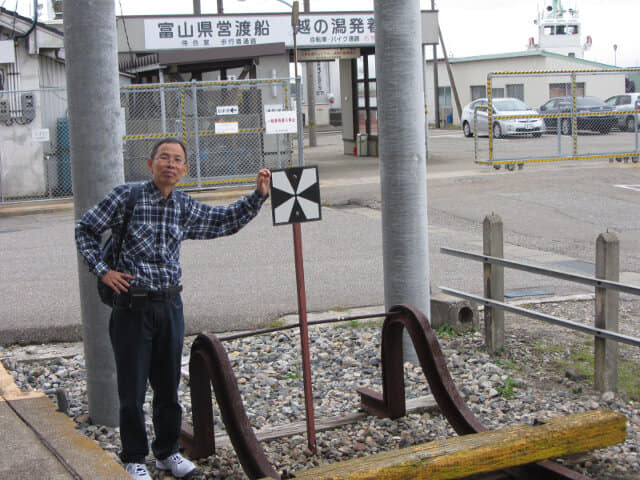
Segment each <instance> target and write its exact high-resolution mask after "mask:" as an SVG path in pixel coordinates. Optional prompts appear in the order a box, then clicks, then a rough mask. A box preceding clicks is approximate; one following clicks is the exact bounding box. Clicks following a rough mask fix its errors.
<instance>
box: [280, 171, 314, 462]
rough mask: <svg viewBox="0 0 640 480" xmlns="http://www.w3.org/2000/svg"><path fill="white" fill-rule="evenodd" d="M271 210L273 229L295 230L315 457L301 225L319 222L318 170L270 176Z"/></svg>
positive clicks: (309, 437) (310, 438)
mask: <svg viewBox="0 0 640 480" xmlns="http://www.w3.org/2000/svg"><path fill="white" fill-rule="evenodd" d="M271 208H272V215H273V225H274V226H276V225H286V224H289V223H291V224H292V226H293V250H294V258H295V268H296V286H297V291H298V316H299V319H300V322H299V323H300V346H301V350H302V373H303V382H304V398H305V411H306V414H307V445H308V447H309V450H310V451H311V452H313V453H316V450H317V449H316V432H315V420H314V414H313V394H312V389H311V360H310V355H309V329H308V324H307V297H306V292H305V286H304V267H303V261H302V231H301V227H300V223H301V222H309V221H314V220H320V218H321V215H320V213H321V212H320V185H319V183H318V168H317V167H294V168H287V169H283V170H273V171H272V172H271Z"/></svg>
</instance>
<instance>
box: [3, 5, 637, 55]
mask: <svg viewBox="0 0 640 480" xmlns="http://www.w3.org/2000/svg"><path fill="white" fill-rule="evenodd" d="M38 1H39V2H41V3H42V2H45V1H46V0H38ZM114 1H115V7H116V14H118V15H121V14H124V15H151V14H157V15H171V14H188V13H192V12H193V1H192V0H180V1H176V0H114ZM287 1H288V2H289V3H291V2H292V1H293V0H287ZM309 3H310V5H311V10H312V11H313V10H316V11H324V12H328V11H344V10H365V11H373V8H374V2H373V0H348V1H345V0H310V2H309ZM562 3H563V6H564V7H565V8H569V7H577V9H578V10H579V12H580V18H581V21H582V32H583V41H585V40H586V36H587V35H590V36H591V38H592V40H593V46H592V47H591V50H588V51H587V52H586V54H585V58H586V59H587V60H594V61H597V62H601V63H606V64H609V65H613V64H614V62H615V63H616V64H617V65H618V66H624V67H640V41H638V34H639V33H638V32H640V26H639V24H640V0H604V1H603V0H565V1H563V2H562ZM0 4H1V5H2V6H4V7H5V8H7V9H9V10H13V9H14V8H15V6H16V4H17V5H18V9H19V11H20V12H21V13H23V14H26V15H28V14H30V12H31V10H32V9H33V7H32V5H33V2H32V1H30V0H0ZM302 4H303V2H302V0H301V1H300V8H301V9H302ZM223 5H224V13H225V14H232V13H247V12H252V13H255V12H274V11H278V12H286V11H288V8H287V6H286V5H284V4H282V3H280V2H279V1H278V0H244V1H241V0H224V4H223ZM545 5H546V3H545V2H544V1H542V0H484V1H480V0H436V2H435V6H436V9H437V10H439V20H440V28H441V29H442V34H443V37H444V41H445V45H446V46H447V53H448V54H450V55H451V56H454V57H467V56H474V55H488V54H492V53H504V52H518V51H523V50H525V49H526V45H527V43H528V40H529V37H534V38H536V40H537V37H538V32H537V27H536V25H534V23H533V21H534V19H535V18H536V17H537V13H538V8H540V9H542V8H543V7H544V6H545ZM420 7H421V8H422V9H424V10H428V9H431V0H420ZM201 9H202V13H203V15H204V14H208V13H210V14H215V13H216V11H217V10H216V9H217V0H201ZM614 45H617V50H616V51H615V53H614V47H613V46H614Z"/></svg>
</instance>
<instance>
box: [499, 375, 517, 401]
mask: <svg viewBox="0 0 640 480" xmlns="http://www.w3.org/2000/svg"><path fill="white" fill-rule="evenodd" d="M517 386H518V383H517V382H516V381H515V380H514V379H513V378H511V377H507V378H506V379H505V381H504V387H497V388H496V390H497V391H498V393H500V395H502V396H503V397H504V398H506V399H507V400H509V399H511V398H513V395H514V394H515V391H514V390H515V388H516V387H517Z"/></svg>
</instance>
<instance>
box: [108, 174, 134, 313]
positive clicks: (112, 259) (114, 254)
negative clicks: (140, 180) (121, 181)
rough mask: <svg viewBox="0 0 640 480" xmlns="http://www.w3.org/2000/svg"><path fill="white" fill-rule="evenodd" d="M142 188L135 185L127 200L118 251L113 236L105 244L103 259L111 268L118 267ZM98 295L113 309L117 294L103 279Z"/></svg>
mask: <svg viewBox="0 0 640 480" xmlns="http://www.w3.org/2000/svg"><path fill="white" fill-rule="evenodd" d="M141 189H142V187H141V186H140V185H134V186H133V187H132V188H131V192H130V193H129V198H128V199H127V207H126V209H125V211H124V221H123V222H122V233H121V235H120V238H119V240H118V249H117V250H114V248H113V234H112V235H110V236H109V238H107V241H106V242H104V246H103V247H102V259H103V260H104V261H105V263H106V264H107V265H109V268H111V269H114V268H116V267H117V266H118V260H119V259H120V252H121V250H122V241H123V240H124V237H125V235H126V234H127V228H128V227H129V220H131V214H132V213H133V208H134V207H135V205H136V202H137V201H138V198H139V197H140V190H141ZM98 295H100V300H102V303H104V304H105V305H106V306H108V307H113V300H114V298H115V295H116V292H114V291H113V289H112V288H111V287H109V286H108V285H106V284H104V283H103V282H102V279H100V278H98Z"/></svg>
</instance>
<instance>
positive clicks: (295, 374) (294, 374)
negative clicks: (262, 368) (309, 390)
mask: <svg viewBox="0 0 640 480" xmlns="http://www.w3.org/2000/svg"><path fill="white" fill-rule="evenodd" d="M301 376H302V370H301V369H300V365H296V366H295V370H290V371H289V372H288V373H287V374H285V375H284V376H283V377H282V378H283V379H284V380H298V379H299V378H300V377H301Z"/></svg>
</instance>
